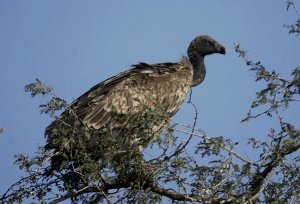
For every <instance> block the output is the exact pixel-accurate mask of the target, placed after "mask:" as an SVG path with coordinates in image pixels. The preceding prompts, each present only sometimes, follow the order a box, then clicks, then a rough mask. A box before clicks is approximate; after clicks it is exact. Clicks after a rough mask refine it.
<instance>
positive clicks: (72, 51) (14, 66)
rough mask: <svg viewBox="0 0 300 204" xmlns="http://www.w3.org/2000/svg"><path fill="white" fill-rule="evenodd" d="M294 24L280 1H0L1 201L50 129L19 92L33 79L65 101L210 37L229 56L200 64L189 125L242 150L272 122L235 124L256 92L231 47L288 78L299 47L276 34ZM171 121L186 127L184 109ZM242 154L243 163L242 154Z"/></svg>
mask: <svg viewBox="0 0 300 204" xmlns="http://www.w3.org/2000/svg"><path fill="white" fill-rule="evenodd" d="M298 6H300V5H299V4H298ZM296 18H297V16H296V14H295V12H293V11H290V12H286V4H285V1H284V0H282V1H272V0H266V1H260V0H253V1H235V0H227V1H221V0H210V1H197V0H191V1H179V0H176V1H174V0H166V1H160V0H153V1H141V0H129V1H121V0H118V1H117V0H112V1H96V0H90V1H79V0H65V1H58V0H54V1H50V0H48V1H46V0H45V1H34V0H27V1H22V0H1V1H0V70H1V72H0V79H1V80H0V87H1V91H0V99H1V100H0V127H4V128H5V132H4V133H3V134H1V135H0V181H1V186H0V193H2V192H3V191H4V190H5V189H7V187H9V185H10V184H11V183H13V182H14V181H17V179H18V178H19V177H20V176H21V175H22V172H21V171H19V170H18V168H17V166H15V165H13V161H14V159H13V155H15V154H19V153H23V154H28V155H32V154H33V153H34V152H35V151H37V146H38V145H43V144H44V141H45V140H44V136H43V132H44V128H45V127H46V126H47V125H48V124H49V123H50V122H51V118H49V117H48V116H45V115H40V114H39V110H38V105H39V104H40V103H42V102H44V99H43V98H36V99H35V98H34V99H32V98H31V97H30V95H29V94H28V93H25V92H24V86H25V85H26V84H28V83H30V82H33V81H34V80H35V78H38V79H40V80H41V81H43V82H44V83H45V84H50V85H52V86H53V87H54V89H55V93H56V94H57V95H59V96H61V97H62V98H65V99H66V100H67V101H68V102H72V100H74V99H76V98H77V97H78V96H80V95H81V94H83V93H84V92H85V91H87V90H88V89H89V88H90V87H92V86H93V85H95V84H97V83H99V82H100V81H102V80H104V79H106V78H108V77H110V76H112V75H114V74H117V73H119V72H121V71H124V70H126V69H128V68H129V67H130V66H131V64H135V63H137V62H146V63H159V62H167V61H170V62H176V61H179V60H180V58H181V56H182V55H185V54H186V49H187V46H188V45H189V43H190V41H191V40H192V39H193V38H194V37H196V36H197V35H199V34H207V35H210V36H212V37H213V38H215V39H216V40H218V41H219V42H221V43H222V44H224V45H225V46H226V47H227V51H228V53H227V55H226V56H222V55H212V56H208V57H207V58H206V67H207V77H206V79H205V81H204V83H203V84H201V85H200V86H199V87H196V88H194V89H193V101H194V103H195V104H196V106H197V107H198V111H199V120H198V124H197V126H198V127H199V128H201V129H203V130H204V131H205V132H206V133H207V134H208V135H210V136H220V135H223V136H225V137H226V138H231V139H234V140H238V141H241V144H240V147H239V148H240V150H243V149H247V148H245V146H244V143H246V140H245V139H246V138H248V137H251V136H255V137H258V138H262V137H263V136H264V135H266V134H265V133H266V132H267V130H268V128H270V127H271V126H273V125H274V124H276V122H274V121H273V120H268V121H264V120H262V119H259V120H257V122H250V123H247V124H241V123H240V120H241V119H242V118H243V117H244V116H245V115H246V113H247V111H248V108H249V107H250V104H251V100H252V99H254V97H255V91H257V90H258V89H259V88H260V87H261V86H260V85H259V84H257V83H255V82H254V81H253V79H254V74H253V73H250V72H248V71H247V67H246V66H245V64H244V62H243V61H242V60H241V59H240V58H238V57H237V55H236V53H235V52H234V45H235V44H237V43H240V44H241V46H242V47H243V48H245V49H246V50H248V51H249V56H250V57H251V58H252V59H255V60H261V61H262V62H263V64H264V65H265V66H266V67H268V68H269V69H274V70H276V71H278V72H279V73H280V74H282V75H283V76H285V77H287V76H289V74H290V72H291V70H292V69H293V68H294V67H296V66H299V59H300V57H299V53H300V41H299V38H296V37H295V36H293V35H289V34H288V31H287V29H286V28H284V27H283V25H284V24H291V23H294V21H296ZM299 115H300V110H299V108H297V107H296V108H295V109H294V110H293V111H287V112H286V113H285V117H286V118H287V119H288V120H290V121H294V123H295V124H296V125H297V126H298V127H299ZM174 120H175V121H182V122H184V123H187V124H190V123H191V122H192V120H193V109H192V107H190V106H189V105H187V104H184V105H183V107H182V109H181V110H180V111H179V112H178V114H177V115H176V116H175V118H174ZM242 154H244V155H246V156H247V157H248V158H251V153H250V152H248V151H247V150H244V152H242Z"/></svg>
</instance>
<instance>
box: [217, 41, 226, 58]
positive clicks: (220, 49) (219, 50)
mask: <svg viewBox="0 0 300 204" xmlns="http://www.w3.org/2000/svg"><path fill="white" fill-rule="evenodd" d="M215 47H216V50H217V53H220V54H223V55H225V54H226V48H225V47H224V46H223V45H221V44H219V43H217V44H216V45H215Z"/></svg>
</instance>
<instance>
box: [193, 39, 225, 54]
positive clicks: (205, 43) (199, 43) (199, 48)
mask: <svg viewBox="0 0 300 204" xmlns="http://www.w3.org/2000/svg"><path fill="white" fill-rule="evenodd" d="M213 53H220V54H225V53H226V49H225V47H224V46H223V45H222V44H221V43H219V42H217V41H216V40H214V39H212V38H211V37H209V36H207V35H200V36H198V37H196V38H195V39H194V40H193V41H192V42H191V44H190V46H189V48H188V55H189V57H190V58H194V57H199V56H202V57H204V56H206V55H210V54H213Z"/></svg>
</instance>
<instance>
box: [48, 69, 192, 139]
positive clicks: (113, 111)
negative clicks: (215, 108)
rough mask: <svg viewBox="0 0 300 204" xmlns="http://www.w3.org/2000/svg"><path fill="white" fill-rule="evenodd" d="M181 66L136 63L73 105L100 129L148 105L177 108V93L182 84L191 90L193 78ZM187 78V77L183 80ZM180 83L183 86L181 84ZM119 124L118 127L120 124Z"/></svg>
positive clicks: (94, 126) (73, 107)
mask: <svg viewBox="0 0 300 204" xmlns="http://www.w3.org/2000/svg"><path fill="white" fill-rule="evenodd" d="M180 67H184V66H183V64H182V63H181V64H177V63H161V64H153V65H149V64H146V63H139V64H137V65H133V68H132V69H130V70H128V71H125V72H122V73H120V74H118V75H116V76H113V77H111V78H109V79H107V80H105V81H103V82H101V83H99V84H97V85H96V86H94V87H92V88H91V89H90V90H89V91H87V92H86V93H85V94H83V95H82V96H80V97H79V98H78V99H76V100H75V101H74V102H73V103H72V104H71V106H70V108H71V109H72V110H74V112H75V114H76V115H77V116H78V117H79V118H80V119H81V120H82V121H83V122H84V123H85V124H87V125H88V126H90V127H93V128H95V129H99V128H101V127H103V126H105V125H107V123H108V122H111V121H114V120H116V119H117V118H119V117H122V118H123V122H126V121H127V122H128V121H129V119H130V115H133V114H137V113H141V112H143V111H144V110H145V106H146V107H148V108H149V107H150V108H151V107H155V106H157V105H164V106H166V107H165V109H166V110H167V111H170V112H172V111H173V112H174V111H177V109H178V107H177V106H179V105H180V104H181V102H182V101H181V100H182V99H179V98H178V97H179V96H178V93H179V91H180V90H181V89H184V88H182V87H183V86H186V87H188V89H189V83H190V77H191V73H190V71H191V70H190V67H187V69H186V70H183V71H185V72H186V71H187V70H188V71H189V72H188V73H187V74H186V77H185V76H183V75H182V73H180V70H179V68H180ZM178 70H179V72H178ZM184 77H185V78H186V80H183V79H184ZM174 80H180V83H178V82H179V81H178V82H174ZM182 80H183V83H182ZM180 84H182V86H179V85H180ZM178 89H179V90H178ZM181 91H182V92H183V93H182V94H181V95H182V96H183V97H185V95H186V92H187V90H181ZM174 94H175V95H174ZM170 97H171V98H170ZM174 100H180V102H179V105H177V104H174V102H175V101H174ZM169 109H172V110H169ZM175 109H176V110H175ZM123 116H126V118H127V120H124V118H125V117H123ZM65 117H68V113H67V112H64V113H62V115H61V116H60V119H61V120H64V118H65ZM55 125H56V122H55V121H54V122H53V123H52V124H51V125H49V126H48V127H47V129H46V134H47V133H49V131H51V129H52V128H53V127H55ZM116 125H117V126H118V124H116Z"/></svg>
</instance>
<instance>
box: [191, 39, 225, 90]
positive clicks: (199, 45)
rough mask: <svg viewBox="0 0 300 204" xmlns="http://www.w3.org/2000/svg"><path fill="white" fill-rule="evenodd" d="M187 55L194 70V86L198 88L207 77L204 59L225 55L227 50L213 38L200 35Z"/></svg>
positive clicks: (192, 43) (193, 41)
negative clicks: (207, 56) (217, 54)
mask: <svg viewBox="0 0 300 204" xmlns="http://www.w3.org/2000/svg"><path fill="white" fill-rule="evenodd" d="M187 53H188V56H189V59H190V61H191V63H192V65H193V68H194V75H193V84H192V86H197V85H199V84H200V83H202V82H203V80H204V78H205V75H206V69H205V65H204V57H205V56H206V55H210V54H214V53H219V54H225V53H226V49H225V47H224V46H223V45H222V44H221V43H219V42H217V41H216V40H214V39H212V38H211V37H209V36H207V35H200V36H197V37H196V38H195V39H194V40H192V42H191V44H190V46H189V47H188V50H187Z"/></svg>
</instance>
